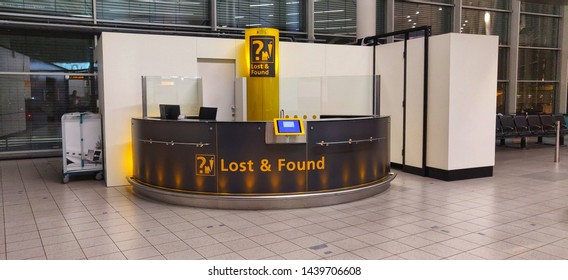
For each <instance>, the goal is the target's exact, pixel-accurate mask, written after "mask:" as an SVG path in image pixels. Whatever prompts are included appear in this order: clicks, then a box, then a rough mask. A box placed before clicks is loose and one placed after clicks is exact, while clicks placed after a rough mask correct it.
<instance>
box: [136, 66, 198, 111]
mask: <svg viewBox="0 0 568 280" xmlns="http://www.w3.org/2000/svg"><path fill="white" fill-rule="evenodd" d="M142 85H143V87H142V106H143V108H142V117H143V118H146V117H160V104H170V105H180V113H181V114H182V115H186V116H196V115H198V114H199V107H201V105H202V104H203V94H202V83H201V77H182V76H143V77H142Z"/></svg>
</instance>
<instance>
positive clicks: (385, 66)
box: [376, 42, 404, 164]
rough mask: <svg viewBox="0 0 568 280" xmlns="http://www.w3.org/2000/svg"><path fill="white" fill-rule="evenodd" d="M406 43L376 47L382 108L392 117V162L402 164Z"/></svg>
mask: <svg viewBox="0 0 568 280" xmlns="http://www.w3.org/2000/svg"><path fill="white" fill-rule="evenodd" d="M403 52H404V44H403V43H401V42H398V43H392V44H387V45H380V46H377V47H376V56H377V57H376V60H377V64H376V73H377V75H380V76H381V93H380V95H381V103H380V105H381V108H380V112H381V115H383V116H390V117H391V134H390V137H391V143H390V144H391V146H390V148H391V155H390V159H391V162H394V163H398V164H402V98H403V86H404V75H403V74H404V58H403Z"/></svg>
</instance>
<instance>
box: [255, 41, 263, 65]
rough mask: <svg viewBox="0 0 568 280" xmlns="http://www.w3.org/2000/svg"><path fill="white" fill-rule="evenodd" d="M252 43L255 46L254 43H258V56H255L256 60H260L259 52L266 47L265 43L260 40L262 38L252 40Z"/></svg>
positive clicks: (256, 52) (256, 51)
mask: <svg viewBox="0 0 568 280" xmlns="http://www.w3.org/2000/svg"><path fill="white" fill-rule="evenodd" d="M252 45H253V46H254V45H258V47H257V48H256V50H255V55H256V56H255V57H254V60H256V61H260V56H259V54H260V52H261V51H262V48H263V47H264V43H263V42H262V41H260V40H254V41H252Z"/></svg>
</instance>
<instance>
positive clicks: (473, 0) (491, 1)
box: [462, 0, 511, 10]
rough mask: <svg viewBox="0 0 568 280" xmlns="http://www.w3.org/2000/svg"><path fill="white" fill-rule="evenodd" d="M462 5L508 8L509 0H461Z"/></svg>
mask: <svg viewBox="0 0 568 280" xmlns="http://www.w3.org/2000/svg"><path fill="white" fill-rule="evenodd" d="M462 1H463V2H462V5H463V6H469V7H480V8H490V9H499V10H509V9H510V8H511V7H510V3H511V0H462Z"/></svg>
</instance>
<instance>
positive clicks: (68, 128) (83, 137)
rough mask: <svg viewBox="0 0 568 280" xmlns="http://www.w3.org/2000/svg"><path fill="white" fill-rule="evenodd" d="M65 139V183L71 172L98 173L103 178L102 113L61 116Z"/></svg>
mask: <svg viewBox="0 0 568 280" xmlns="http://www.w3.org/2000/svg"><path fill="white" fill-rule="evenodd" d="M61 131H62V140H63V149H62V150H63V180H62V181H63V183H64V184H66V183H68V182H69V175H70V174H80V173H96V175H95V179H97V180H102V179H103V153H102V133H101V115H99V114H94V113H88V112H87V113H68V114H64V115H63V116H62V117H61Z"/></svg>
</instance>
